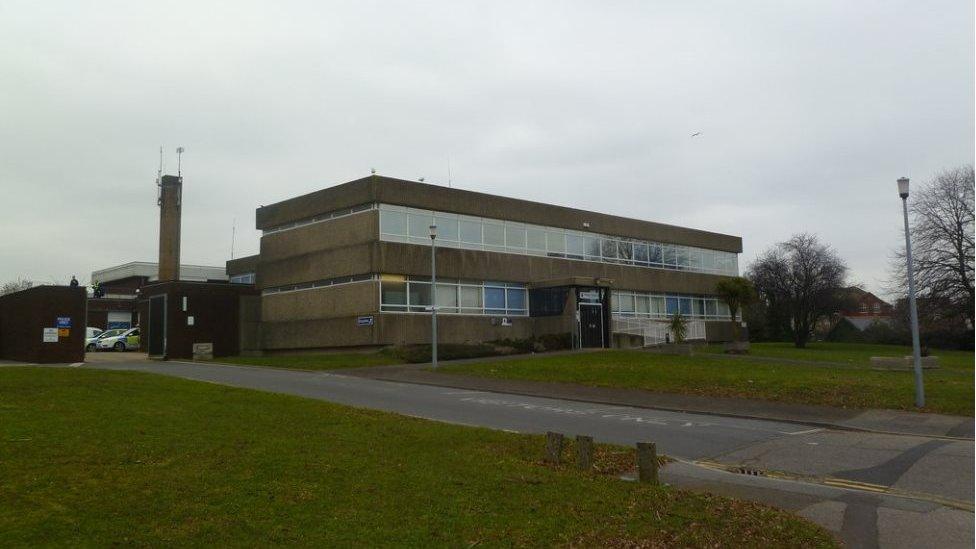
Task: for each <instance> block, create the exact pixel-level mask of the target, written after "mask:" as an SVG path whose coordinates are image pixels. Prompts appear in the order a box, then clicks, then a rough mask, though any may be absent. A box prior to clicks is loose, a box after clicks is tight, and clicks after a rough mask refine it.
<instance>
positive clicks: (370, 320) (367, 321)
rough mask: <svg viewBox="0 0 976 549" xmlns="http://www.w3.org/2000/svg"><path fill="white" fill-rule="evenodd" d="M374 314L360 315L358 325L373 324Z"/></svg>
mask: <svg viewBox="0 0 976 549" xmlns="http://www.w3.org/2000/svg"><path fill="white" fill-rule="evenodd" d="M372 325H373V315H368V316H360V317H357V318H356V326H372Z"/></svg>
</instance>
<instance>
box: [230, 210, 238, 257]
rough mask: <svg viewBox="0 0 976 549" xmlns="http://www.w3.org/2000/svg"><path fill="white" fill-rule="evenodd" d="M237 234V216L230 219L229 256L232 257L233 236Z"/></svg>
mask: <svg viewBox="0 0 976 549" xmlns="http://www.w3.org/2000/svg"><path fill="white" fill-rule="evenodd" d="M236 236H237V218H236V217H235V218H234V220H233V221H231V225H230V258H231V259H234V237H236Z"/></svg>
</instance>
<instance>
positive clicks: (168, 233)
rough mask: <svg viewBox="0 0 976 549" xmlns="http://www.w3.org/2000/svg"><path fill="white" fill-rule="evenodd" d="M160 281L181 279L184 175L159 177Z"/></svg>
mask: <svg viewBox="0 0 976 549" xmlns="http://www.w3.org/2000/svg"><path fill="white" fill-rule="evenodd" d="M157 202H158V203H159V281H160V282H165V281H167V280H179V279H180V217H181V215H182V204H183V177H181V176H177V175H164V176H162V177H161V178H160V179H159V200H158V201H157Z"/></svg>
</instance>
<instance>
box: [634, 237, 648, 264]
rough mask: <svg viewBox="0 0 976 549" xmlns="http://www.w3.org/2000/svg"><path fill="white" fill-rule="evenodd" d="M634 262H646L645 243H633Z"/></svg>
mask: <svg viewBox="0 0 976 549" xmlns="http://www.w3.org/2000/svg"><path fill="white" fill-rule="evenodd" d="M634 263H640V264H642V265H646V264H647V244H645V243H643V242H637V243H635V244H634Z"/></svg>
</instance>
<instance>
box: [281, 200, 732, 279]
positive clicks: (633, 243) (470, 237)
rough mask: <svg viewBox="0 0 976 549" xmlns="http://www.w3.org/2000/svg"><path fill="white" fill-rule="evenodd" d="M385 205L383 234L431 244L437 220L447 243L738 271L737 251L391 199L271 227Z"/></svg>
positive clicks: (653, 265)
mask: <svg viewBox="0 0 976 549" xmlns="http://www.w3.org/2000/svg"><path fill="white" fill-rule="evenodd" d="M377 208H378V209H379V210H380V212H379V213H380V215H379V219H380V221H379V225H380V239H381V240H386V241H391V242H407V243H412V244H426V245H430V235H429V227H430V225H431V224H436V225H437V241H438V243H443V245H444V246H447V247H461V248H464V249H471V250H488V251H492V252H502V253H514V254H528V255H540V256H541V255H548V256H550V257H566V258H569V259H576V260H583V261H597V262H606V263H624V264H633V265H640V266H644V267H649V268H665V269H680V270H691V271H696V272H705V273H717V274H726V275H737V274H738V256H737V254H735V253H731V252H724V251H719V250H707V249H704V248H695V247H690V246H683V245H678V244H667V243H660V242H648V241H643V240H634V239H631V238H628V239H623V238H618V237H614V236H612V235H599V234H595V233H587V232H583V231H575V230H568V229H564V228H557V227H544V226H538V225H526V224H523V223H517V222H513V221H504V220H499V219H488V218H481V217H473V216H465V215H457V214H451V213H446V212H434V211H429V210H417V209H413V208H407V207H403V206H393V205H388V204H379V205H376V204H365V205H363V206H361V207H353V208H346V209H344V210H337V211H335V212H329V213H325V214H320V215H318V216H315V217H314V218H309V219H310V220H311V221H309V220H303V221H296V222H291V223H289V224H287V226H285V225H282V226H279V227H276V228H274V229H270V230H267V231H265V234H267V233H269V232H276V231H280V230H286V229H287V228H293V227H297V226H302V224H303V223H310V222H315V221H316V220H320V218H321V219H334V218H335V216H340V217H341V216H343V215H352V214H353V213H356V212H359V211H365V210H370V209H377Z"/></svg>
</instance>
